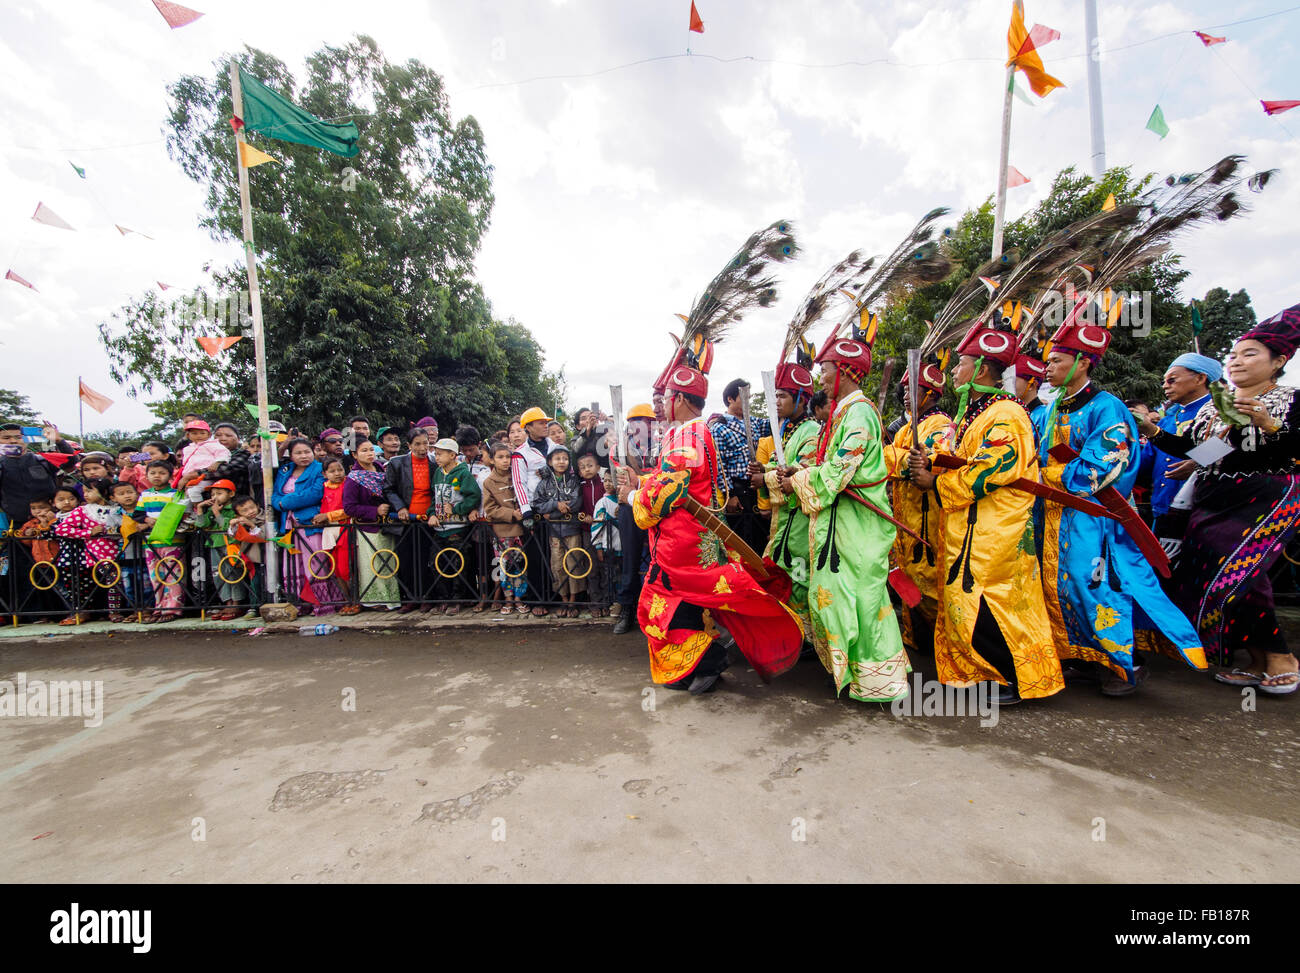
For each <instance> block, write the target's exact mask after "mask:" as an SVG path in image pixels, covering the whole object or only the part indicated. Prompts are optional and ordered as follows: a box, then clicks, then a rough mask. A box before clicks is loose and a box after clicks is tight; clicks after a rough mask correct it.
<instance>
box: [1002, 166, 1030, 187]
mask: <svg viewBox="0 0 1300 973" xmlns="http://www.w3.org/2000/svg"><path fill="white" fill-rule="evenodd" d="M1028 182H1029V177H1028V176H1026V175H1025V174H1024V173H1023V172H1021V171H1020V170H1019V169H1017V168H1016V167H1015V166H1010V165H1009V166H1007V188H1008V189H1014V188H1015V187H1016V186H1023V185H1025V184H1027V183H1028Z"/></svg>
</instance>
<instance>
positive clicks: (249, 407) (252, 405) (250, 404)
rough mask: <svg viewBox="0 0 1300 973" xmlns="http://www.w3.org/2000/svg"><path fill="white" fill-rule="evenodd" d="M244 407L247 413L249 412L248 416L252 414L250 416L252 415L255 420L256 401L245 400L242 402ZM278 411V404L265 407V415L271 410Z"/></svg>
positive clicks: (256, 416)
mask: <svg viewBox="0 0 1300 973" xmlns="http://www.w3.org/2000/svg"><path fill="white" fill-rule="evenodd" d="M244 408H245V409H247V410H248V414H249V415H250V416H252V417H253V421H254V422H256V421H257V419H258V415H257V403H256V402H245V403H244ZM279 411H280V407H279V406H278V405H268V406H267V407H266V412H267V415H270V414H271V413H272V412H279Z"/></svg>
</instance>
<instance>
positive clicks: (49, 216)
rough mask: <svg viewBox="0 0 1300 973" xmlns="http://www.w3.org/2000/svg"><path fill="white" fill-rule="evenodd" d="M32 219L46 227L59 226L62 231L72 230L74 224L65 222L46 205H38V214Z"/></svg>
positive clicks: (33, 215)
mask: <svg viewBox="0 0 1300 973" xmlns="http://www.w3.org/2000/svg"><path fill="white" fill-rule="evenodd" d="M32 219H34V220H35V221H36V222H37V223H44V224H45V225H46V226H57V227H58V228H59V229H60V230H71V229H72V224H71V223H69V222H68V221H67V220H65V219H64V218H63V217H62V216H60V215H59V214H58V213H56V212H54V210H52V209H50V208H49V207H48V206H46V205H45V204H44V203H37V204H36V212H35V213H33V214H32Z"/></svg>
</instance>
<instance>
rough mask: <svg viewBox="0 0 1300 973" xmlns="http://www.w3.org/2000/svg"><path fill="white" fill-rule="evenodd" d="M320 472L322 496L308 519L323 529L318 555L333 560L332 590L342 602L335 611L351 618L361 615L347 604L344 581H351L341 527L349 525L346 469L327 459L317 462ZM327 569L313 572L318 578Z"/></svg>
mask: <svg viewBox="0 0 1300 973" xmlns="http://www.w3.org/2000/svg"><path fill="white" fill-rule="evenodd" d="M321 469H322V470H323V471H324V473H325V493H324V495H323V496H322V497H321V502H320V513H318V514H316V516H314V517H313V518H312V521H311V522H312V524H313V525H315V526H317V527H324V528H325V529H324V530H323V531H321V545H320V549H321V550H322V551H329V552H330V554H331V556H332V557H333V558H334V571H333V575H332V577H333V580H334V584H333V586H332V587H333V588H334V589H335V593H336V594H337V596H338V598H339V600H340V601H342V602H344V605H343V607H342V608H340V609H339V614H340V615H355V614H357V612H359V611H361V605H359V604H356V603H353V602H350V601H348V579H349V578H350V577H351V574H350V568H351V559H350V555H351V551H350V545H349V543H348V532H347V531H346V530H345V529H344V528H343V527H342V525H343V524H347V523H350V522H351V521H350V519H349V517H348V515H347V513H345V512H344V510H343V481H344V480H345V479H347V475H348V471H347V467H346V466H345V465H344V463H343V459H342V458H341V457H339V456H327V457H325V459H324V460H323V461H322V462H321ZM319 560H320V561H328V560H329V559H328V558H320V559H319ZM327 569H328V565H327V564H319V563H318V564H317V565H316V567H315V571H316V573H317V574H318V575H323V574H324V573H325V572H326V570H327Z"/></svg>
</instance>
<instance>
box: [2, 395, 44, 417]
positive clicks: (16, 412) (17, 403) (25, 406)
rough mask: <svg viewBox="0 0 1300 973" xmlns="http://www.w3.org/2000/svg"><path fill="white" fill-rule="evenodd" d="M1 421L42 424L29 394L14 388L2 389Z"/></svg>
mask: <svg viewBox="0 0 1300 973" xmlns="http://www.w3.org/2000/svg"><path fill="white" fill-rule="evenodd" d="M0 422H20V423H22V424H23V425H27V426H36V425H40V419H38V418H37V416H36V413H35V412H33V411H32V404H31V403H30V402H29V401H27V396H25V395H23V394H22V393H21V392H15V391H14V390H13V389H0Z"/></svg>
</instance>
